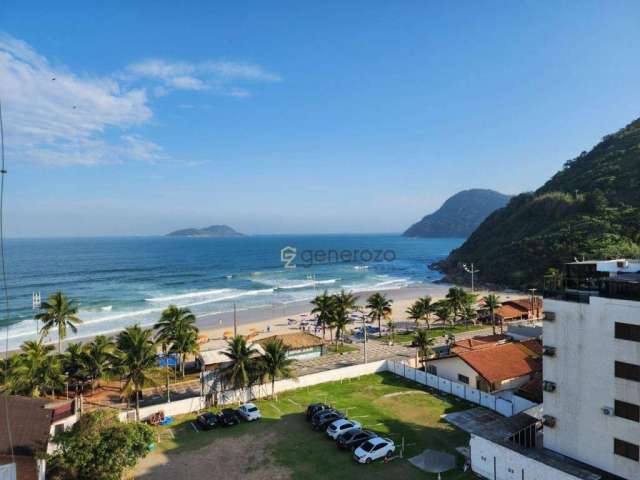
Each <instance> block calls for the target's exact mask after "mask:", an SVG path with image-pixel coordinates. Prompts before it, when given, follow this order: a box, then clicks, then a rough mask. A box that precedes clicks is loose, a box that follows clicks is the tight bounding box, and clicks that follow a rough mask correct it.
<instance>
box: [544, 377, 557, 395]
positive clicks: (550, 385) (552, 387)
mask: <svg viewBox="0 0 640 480" xmlns="http://www.w3.org/2000/svg"><path fill="white" fill-rule="evenodd" d="M542 389H543V390H544V391H545V392H555V391H556V384H555V383H554V382H550V381H548V380H545V381H543V382H542Z"/></svg>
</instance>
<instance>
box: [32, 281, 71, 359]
mask: <svg viewBox="0 0 640 480" xmlns="http://www.w3.org/2000/svg"><path fill="white" fill-rule="evenodd" d="M41 310H42V311H41V312H39V313H37V314H36V316H35V319H36V320H38V321H41V322H42V328H41V330H40V332H41V335H42V336H43V337H45V336H46V335H47V334H48V333H49V331H51V330H52V329H54V328H55V329H57V330H58V353H60V352H61V350H62V349H61V346H62V340H64V339H65V338H66V336H67V328H68V329H70V330H71V331H72V332H73V333H76V332H77V331H78V327H77V326H76V325H77V324H80V323H82V320H80V318H78V306H77V304H76V302H75V301H74V300H70V299H69V297H67V296H66V295H65V294H64V293H62V292H61V291H59V290H58V291H57V292H55V293H52V294H51V295H50V296H49V298H48V300H47V301H45V302H42V306H41Z"/></svg>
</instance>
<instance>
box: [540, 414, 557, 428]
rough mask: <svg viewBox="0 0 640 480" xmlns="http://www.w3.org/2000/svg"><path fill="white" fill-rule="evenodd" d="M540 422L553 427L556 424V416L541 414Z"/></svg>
mask: <svg viewBox="0 0 640 480" xmlns="http://www.w3.org/2000/svg"><path fill="white" fill-rule="evenodd" d="M542 424H543V425H544V426H545V427H551V428H553V427H555V426H556V417H553V416H551V415H543V416H542Z"/></svg>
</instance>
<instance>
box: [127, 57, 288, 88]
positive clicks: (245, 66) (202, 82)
mask: <svg viewBox="0 0 640 480" xmlns="http://www.w3.org/2000/svg"><path fill="white" fill-rule="evenodd" d="M126 71H127V74H125V78H127V79H129V80H136V79H138V80H140V79H153V80H155V81H157V82H160V83H161V84H162V88H164V89H176V90H210V91H212V92H213V93H217V94H221V95H228V96H232V97H239V98H246V97H249V96H251V93H250V92H249V91H248V90H247V89H246V88H242V87H239V86H238V85H237V84H238V83H241V84H247V83H252V84H253V83H273V82H280V81H282V77H281V76H280V75H278V74H276V73H273V72H269V71H267V70H265V69H264V68H263V67H261V66H260V65H256V64H253V63H241V62H230V61H216V62H213V61H208V62H201V63H186V62H167V61H165V60H162V59H149V60H144V61H142V62H138V63H134V64H131V65H129V66H128V67H127V69H126ZM162 92H163V93H164V90H163V91H162Z"/></svg>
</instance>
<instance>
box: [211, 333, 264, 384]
mask: <svg viewBox="0 0 640 480" xmlns="http://www.w3.org/2000/svg"><path fill="white" fill-rule="evenodd" d="M222 353H223V355H225V356H226V357H227V358H228V359H229V365H227V366H225V367H222V368H221V369H220V370H219V372H218V376H219V378H220V380H221V382H222V383H223V384H224V385H225V386H227V387H230V388H231V389H233V390H240V389H245V388H247V387H250V386H252V385H253V384H254V383H255V381H256V379H257V376H258V375H257V373H258V369H257V366H258V365H257V362H256V355H257V354H258V351H257V350H256V349H255V348H253V347H252V346H250V345H249V344H247V340H246V339H245V338H244V337H243V336H242V335H236V336H235V337H233V338H232V339H231V340H229V341H228V342H227V350H226V351H223V352H222Z"/></svg>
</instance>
